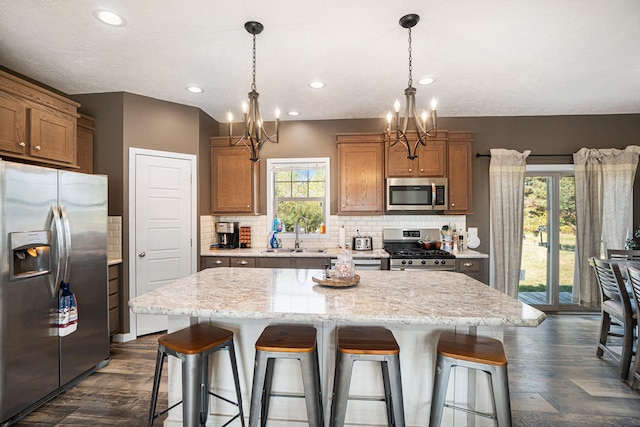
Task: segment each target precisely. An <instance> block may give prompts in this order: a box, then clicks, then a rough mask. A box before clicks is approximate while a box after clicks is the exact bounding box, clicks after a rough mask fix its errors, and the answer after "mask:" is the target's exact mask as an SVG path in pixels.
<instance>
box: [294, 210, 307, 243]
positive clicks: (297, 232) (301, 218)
mask: <svg viewBox="0 0 640 427" xmlns="http://www.w3.org/2000/svg"><path fill="white" fill-rule="evenodd" d="M300 220H302V221H304V232H305V234H306V233H308V232H309V224H308V223H307V218H305V217H303V216H301V217H300V218H298V219H297V220H296V225H295V226H294V227H293V230H294V231H295V232H296V241H295V243H294V244H293V247H294V249H300V237H299V236H298V234H299V233H300Z"/></svg>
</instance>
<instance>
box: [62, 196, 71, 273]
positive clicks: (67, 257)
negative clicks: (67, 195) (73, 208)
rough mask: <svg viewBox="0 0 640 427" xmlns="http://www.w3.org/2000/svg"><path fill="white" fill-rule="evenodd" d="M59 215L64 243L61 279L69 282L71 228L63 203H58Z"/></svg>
mask: <svg viewBox="0 0 640 427" xmlns="http://www.w3.org/2000/svg"><path fill="white" fill-rule="evenodd" d="M60 214H61V215H60V216H62V225H63V226H64V243H65V246H66V248H65V256H64V257H65V259H64V276H63V278H62V280H63V281H64V282H65V283H68V282H69V275H70V271H71V228H70V227H69V216H68V215H67V210H66V209H65V208H64V205H60Z"/></svg>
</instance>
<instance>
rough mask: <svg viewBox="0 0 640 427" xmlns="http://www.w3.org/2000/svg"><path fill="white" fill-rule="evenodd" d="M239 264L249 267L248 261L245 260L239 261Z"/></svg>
mask: <svg viewBox="0 0 640 427" xmlns="http://www.w3.org/2000/svg"><path fill="white" fill-rule="evenodd" d="M238 264H239V265H247V261H245V260H242V261H238Z"/></svg>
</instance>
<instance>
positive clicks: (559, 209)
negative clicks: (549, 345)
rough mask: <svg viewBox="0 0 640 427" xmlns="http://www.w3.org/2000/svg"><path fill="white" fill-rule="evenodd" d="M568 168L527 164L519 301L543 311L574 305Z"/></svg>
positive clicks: (572, 210) (571, 187)
mask: <svg viewBox="0 0 640 427" xmlns="http://www.w3.org/2000/svg"><path fill="white" fill-rule="evenodd" d="M575 212H576V211H575V191H574V179H573V168H572V165H553V166H542V165H530V166H527V177H526V179H525V194H524V223H523V228H524V240H523V242H522V243H523V244H522V264H521V267H520V285H519V299H520V300H521V301H523V302H525V303H527V304H530V305H534V306H536V307H538V308H540V309H542V310H545V311H557V310H561V309H563V310H564V309H572V308H577V305H575V304H573V302H572V299H571V294H572V290H573V275H574V260H575V247H576V215H575Z"/></svg>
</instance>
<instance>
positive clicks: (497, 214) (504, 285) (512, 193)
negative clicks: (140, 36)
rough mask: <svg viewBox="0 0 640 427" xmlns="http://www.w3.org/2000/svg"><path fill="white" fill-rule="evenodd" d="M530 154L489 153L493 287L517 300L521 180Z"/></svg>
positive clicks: (522, 208)
mask: <svg viewBox="0 0 640 427" xmlns="http://www.w3.org/2000/svg"><path fill="white" fill-rule="evenodd" d="M529 153H531V151H529V150H526V151H524V152H523V153H519V152H517V151H515V150H505V149H492V150H491V162H490V164H489V195H490V196H489V197H490V213H491V252H492V254H493V268H494V275H493V283H492V286H493V287H494V288H495V289H497V290H499V291H501V292H504V293H506V294H508V295H510V296H512V297H514V298H517V297H518V285H519V281H520V262H521V256H522V237H523V230H522V225H523V212H524V179H525V175H526V169H527V161H526V160H527V156H528V155H529Z"/></svg>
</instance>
